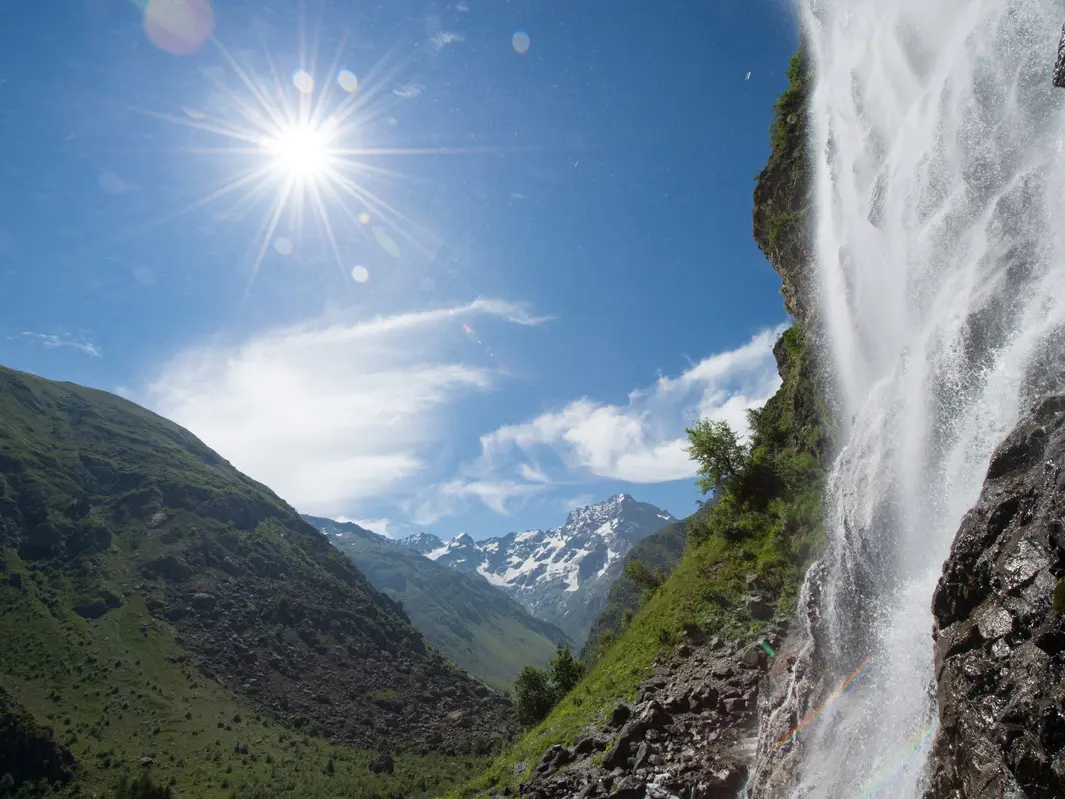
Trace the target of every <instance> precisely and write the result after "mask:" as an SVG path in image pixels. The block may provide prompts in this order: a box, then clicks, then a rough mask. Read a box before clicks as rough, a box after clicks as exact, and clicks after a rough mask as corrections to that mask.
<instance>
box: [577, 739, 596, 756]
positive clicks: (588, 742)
mask: <svg viewBox="0 0 1065 799" xmlns="http://www.w3.org/2000/svg"><path fill="white" fill-rule="evenodd" d="M596 743H597V741H596V739H595V738H594V737H593V736H591V735H588V736H586V737H584V738H581V739H580V740H579V741H577V743H576V745H575V746H574V747H573V754H575V755H590V754H591V753H592V752H594V751H596Z"/></svg>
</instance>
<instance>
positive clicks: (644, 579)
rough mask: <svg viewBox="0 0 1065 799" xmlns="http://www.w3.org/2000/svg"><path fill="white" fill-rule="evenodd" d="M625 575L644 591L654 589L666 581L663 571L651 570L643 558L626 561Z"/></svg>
mask: <svg viewBox="0 0 1065 799" xmlns="http://www.w3.org/2000/svg"><path fill="white" fill-rule="evenodd" d="M625 576H626V577H628V578H629V579H630V580H632V581H633V582H634V583H636V585H638V586H639V587H640V588H642V589H643V590H644V591H654V590H655V589H656V588H658V587H659V586H660V585H662V583H664V582H665V581H666V578H665V575H664V574H662V572H657V571H651V570H650V569H649V568H647V565H646V564H645V563H644V562H643V561H642V560H629V561H626V562H625Z"/></svg>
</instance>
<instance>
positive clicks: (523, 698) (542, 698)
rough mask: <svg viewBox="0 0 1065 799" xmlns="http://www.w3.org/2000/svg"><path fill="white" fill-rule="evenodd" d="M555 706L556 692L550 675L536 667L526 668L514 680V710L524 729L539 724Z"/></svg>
mask: <svg viewBox="0 0 1065 799" xmlns="http://www.w3.org/2000/svg"><path fill="white" fill-rule="evenodd" d="M554 705H555V697H554V692H553V691H552V690H551V680H550V678H549V676H548V673H547V672H546V671H544V670H542V669H538V668H536V667H535V666H526V667H525V668H523V669H522V670H521V674H519V675H518V678H517V679H516V680H514V708H515V710H516V711H517V713H518V721H520V722H521V723H522V726H524V727H532V726H534V725H536V724H539V723H540V722H541V721H543V720H544V718H545V717H546V716H547V714H548V713H550V712H551V708H552V707H554Z"/></svg>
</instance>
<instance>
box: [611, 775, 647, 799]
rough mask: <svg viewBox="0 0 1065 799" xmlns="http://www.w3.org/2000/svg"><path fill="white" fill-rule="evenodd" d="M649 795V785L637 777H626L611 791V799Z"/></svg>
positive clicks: (640, 797)
mask: <svg viewBox="0 0 1065 799" xmlns="http://www.w3.org/2000/svg"><path fill="white" fill-rule="evenodd" d="M646 795H647V786H646V785H644V784H643V782H642V781H640V779H638V778H637V777H625V778H624V779H622V780H621V782H619V783H618V786H617V788H615V789H614V790H613V791H612V792H611V793H610V799H643V797H645V796H646Z"/></svg>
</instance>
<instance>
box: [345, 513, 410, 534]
mask: <svg viewBox="0 0 1065 799" xmlns="http://www.w3.org/2000/svg"><path fill="white" fill-rule="evenodd" d="M336 521H338V522H340V523H341V524H346V523H350V524H357V525H359V527H361V528H362V529H363V530H369V531H370V532H371V533H377V534H378V535H380V536H383V537H385V538H396V537H397V536H395V535H393V533H394V532H395V530H394V527H395V525H394V524H393V522H392V520H391V519H349V518H348V517H347V516H337V517H336Z"/></svg>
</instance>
